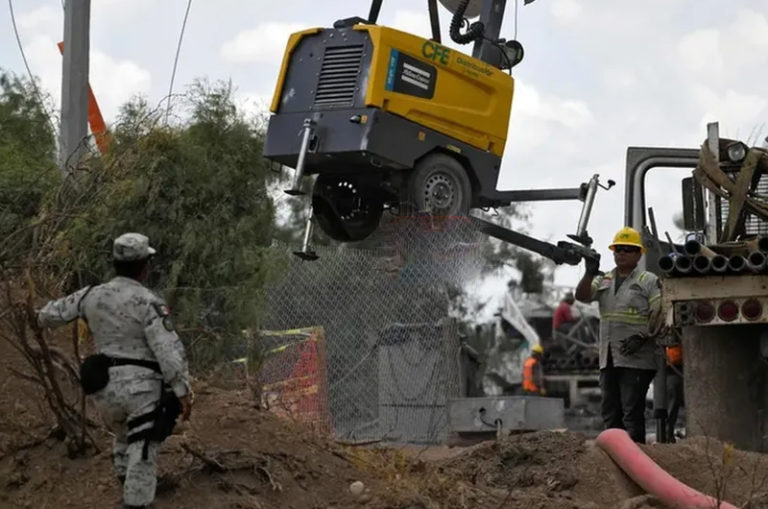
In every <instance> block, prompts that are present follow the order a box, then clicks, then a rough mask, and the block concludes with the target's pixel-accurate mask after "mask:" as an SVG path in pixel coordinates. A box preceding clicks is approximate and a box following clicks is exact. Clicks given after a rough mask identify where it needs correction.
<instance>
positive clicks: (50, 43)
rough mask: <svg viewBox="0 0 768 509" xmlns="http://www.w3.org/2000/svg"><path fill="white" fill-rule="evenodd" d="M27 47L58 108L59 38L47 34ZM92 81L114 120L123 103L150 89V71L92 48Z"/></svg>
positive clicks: (101, 103)
mask: <svg viewBox="0 0 768 509" xmlns="http://www.w3.org/2000/svg"><path fill="white" fill-rule="evenodd" d="M24 50H25V52H26V54H27V58H28V59H29V62H30V67H31V68H32V70H33V72H35V73H36V74H37V76H38V77H39V78H40V84H41V86H42V88H43V90H45V91H46V92H47V93H48V94H50V96H51V99H52V101H53V103H54V104H55V106H56V108H59V107H60V103H61V70H62V57H61V54H60V53H59V49H58V48H57V47H56V41H54V39H53V38H51V37H49V36H45V35H37V36H35V37H33V38H32V39H30V42H29V43H28V44H26V45H25V47H24ZM89 67H90V69H89V75H90V76H89V82H90V84H91V87H92V89H93V92H94V94H95V96H96V100H97V101H98V103H99V107H100V109H101V112H102V114H103V115H104V117H105V119H107V121H110V120H113V119H114V116H115V115H116V114H117V112H118V110H119V108H120V106H121V105H122V104H123V103H124V102H125V101H127V100H128V99H130V98H131V97H132V96H134V95H136V94H148V93H149V92H150V90H151V84H152V82H151V76H150V73H149V71H147V70H146V69H144V68H143V67H141V66H140V65H138V64H136V63H135V62H133V61H130V60H121V59H115V58H114V57H111V56H109V55H107V54H105V53H104V52H102V51H99V50H98V49H94V48H91V60H90V65H89Z"/></svg>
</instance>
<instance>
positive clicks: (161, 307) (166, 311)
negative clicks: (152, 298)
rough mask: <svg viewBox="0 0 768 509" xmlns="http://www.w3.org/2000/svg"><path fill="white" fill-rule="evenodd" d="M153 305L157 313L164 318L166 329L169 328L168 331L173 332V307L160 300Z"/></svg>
mask: <svg viewBox="0 0 768 509" xmlns="http://www.w3.org/2000/svg"><path fill="white" fill-rule="evenodd" d="M152 307H153V308H154V310H155V312H156V313H157V316H158V317H160V318H161V319H162V320H163V327H164V328H165V330H167V331H168V332H173V331H174V326H173V320H171V308H169V307H168V306H166V305H165V304H161V303H159V302H153V303H152Z"/></svg>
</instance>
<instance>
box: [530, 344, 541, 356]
mask: <svg viewBox="0 0 768 509" xmlns="http://www.w3.org/2000/svg"><path fill="white" fill-rule="evenodd" d="M531 351H532V352H533V353H540V354H542V355H544V347H542V346H541V345H533V348H531Z"/></svg>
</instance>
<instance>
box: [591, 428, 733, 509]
mask: <svg viewBox="0 0 768 509" xmlns="http://www.w3.org/2000/svg"><path fill="white" fill-rule="evenodd" d="M596 443H597V445H598V447H600V448H601V449H602V450H604V451H605V452H606V453H608V455H609V456H610V457H611V458H612V459H613V461H615V462H616V464H617V465H619V467H620V468H621V469H622V470H623V471H624V472H625V473H626V474H627V475H628V476H629V477H630V479H632V480H633V481H635V483H637V484H638V485H639V486H640V487H641V488H643V489H644V490H645V491H646V492H648V493H650V494H651V495H653V496H655V497H656V498H658V499H659V500H661V502H662V503H664V504H666V505H668V506H670V507H674V508H681V509H682V508H685V509H695V508H707V509H712V508H714V507H717V500H715V499H714V498H712V497H710V496H707V495H704V494H703V493H700V492H698V491H696V490H695V489H693V488H691V487H690V486H688V485H686V484H683V483H682V482H680V481H678V480H677V479H675V478H674V477H672V476H671V475H669V474H668V473H667V472H666V471H665V470H663V469H662V468H661V467H660V466H659V465H657V464H656V463H654V461H653V460H652V459H651V458H649V457H648V456H647V455H646V454H645V453H644V452H643V451H642V450H641V449H640V447H638V446H637V444H636V443H634V442H633V441H632V439H631V438H629V435H628V434H627V432H626V431H624V430H622V429H607V430H605V431H603V432H602V433H600V435H599V436H598V437H597V441H596ZM720 509H737V508H736V506H734V505H732V504H729V503H728V502H721V503H720Z"/></svg>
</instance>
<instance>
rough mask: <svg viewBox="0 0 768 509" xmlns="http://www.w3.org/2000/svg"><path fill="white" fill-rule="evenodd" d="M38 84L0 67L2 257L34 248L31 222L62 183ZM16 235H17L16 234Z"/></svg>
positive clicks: (8, 256)
mask: <svg viewBox="0 0 768 509" xmlns="http://www.w3.org/2000/svg"><path fill="white" fill-rule="evenodd" d="M40 101H41V98H39V96H38V95H37V94H36V85H35V84H34V83H32V82H31V81H29V80H26V79H22V78H19V77H17V76H14V75H13V74H10V73H7V72H5V71H2V70H0V238H2V239H3V240H4V242H3V243H2V245H1V246H0V259H2V260H10V259H18V258H19V257H21V256H24V255H25V254H26V253H27V252H28V251H29V249H30V247H31V242H32V229H31V228H30V224H31V221H32V219H33V218H34V217H35V216H36V215H37V213H38V211H39V209H40V204H41V201H42V199H43V197H44V196H45V195H46V194H47V193H49V192H50V191H51V190H52V189H53V188H54V186H55V185H56V183H57V182H58V172H57V170H56V162H55V156H56V142H55V136H54V132H53V127H52V125H51V121H50V119H49V117H48V113H47V112H46V110H45V107H44V105H43V104H42V103H41V102H40ZM12 234H13V235H12Z"/></svg>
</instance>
